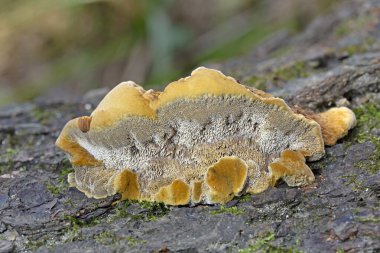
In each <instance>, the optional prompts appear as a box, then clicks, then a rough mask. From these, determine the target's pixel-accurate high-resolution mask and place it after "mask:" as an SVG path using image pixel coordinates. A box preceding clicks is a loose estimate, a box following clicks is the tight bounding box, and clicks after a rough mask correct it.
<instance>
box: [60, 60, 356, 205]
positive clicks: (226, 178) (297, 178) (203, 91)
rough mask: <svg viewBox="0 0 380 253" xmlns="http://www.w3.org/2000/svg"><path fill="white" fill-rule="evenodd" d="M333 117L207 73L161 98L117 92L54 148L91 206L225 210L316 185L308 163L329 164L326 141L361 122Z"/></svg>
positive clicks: (126, 88) (127, 86) (127, 89)
mask: <svg viewBox="0 0 380 253" xmlns="http://www.w3.org/2000/svg"><path fill="white" fill-rule="evenodd" d="M337 110H338V111H332V112H329V111H328V112H326V113H324V114H323V113H322V114H319V115H316V118H315V120H314V119H313V118H310V117H305V116H303V115H302V114H298V113H295V112H293V111H292V109H290V107H289V106H288V105H287V104H286V103H285V102H284V101H283V100H282V99H280V98H275V97H273V96H272V95H270V94H268V93H265V92H263V91H260V90H256V89H253V88H247V87H245V86H243V85H241V84H239V83H238V82H237V81H236V80H235V79H233V78H231V77H227V76H225V75H223V74H222V73H221V72H219V71H217V70H212V69H207V68H203V67H201V68H198V69H196V70H194V71H193V72H192V74H191V76H190V77H187V78H183V79H180V80H178V81H176V82H173V83H170V84H169V85H168V86H167V87H166V88H165V90H164V91H163V92H156V91H153V90H149V91H145V90H144V89H143V88H142V87H140V86H139V85H137V84H135V83H133V82H131V81H129V82H124V83H121V84H119V85H118V86H116V87H115V88H114V89H113V90H111V91H110V92H109V93H108V94H107V95H106V96H105V97H104V99H103V100H102V101H101V102H100V104H99V105H98V107H97V108H96V109H95V110H94V111H93V112H92V114H91V116H83V117H80V118H76V119H73V120H71V121H69V122H68V123H67V124H66V126H65V127H64V129H63V130H62V132H61V135H60V136H59V138H58V140H57V142H56V145H57V146H58V147H60V148H61V149H62V150H64V151H65V152H66V153H67V154H68V155H69V158H70V161H71V163H72V165H73V167H74V169H75V172H74V173H71V174H70V175H69V177H68V181H69V184H70V185H71V186H73V187H76V188H77V189H78V190H80V191H82V192H84V193H85V194H86V196H88V197H94V198H104V197H107V196H110V195H113V194H116V193H120V194H121V196H122V199H137V200H148V201H160V202H164V203H165V204H169V205H186V204H194V203H226V202H228V201H230V200H231V199H232V198H233V197H234V196H238V195H240V194H242V193H245V192H249V193H259V192H262V191H264V190H266V189H267V188H268V187H270V186H273V185H275V184H276V182H277V181H278V180H281V179H282V180H284V181H285V182H286V183H287V184H288V185H290V186H303V185H307V184H310V183H311V182H313V181H314V175H313V173H312V172H311V170H310V168H309V167H308V166H307V165H306V163H305V161H306V160H309V161H314V160H318V159H320V158H321V157H323V155H324V138H328V141H329V143H330V144H331V143H332V144H333V142H336V140H335V139H338V138H341V137H342V136H344V135H345V134H347V131H348V129H350V128H351V127H352V126H353V125H354V122H355V120H354V117H355V115H354V114H353V113H352V112H351V111H350V110H349V109H348V108H345V109H337ZM339 110H340V111H339ZM332 117H333V120H332V119H331V118H332ZM352 117H353V118H352ZM317 122H322V123H321V124H318V123H317ZM334 124H335V125H334ZM338 124H339V127H338ZM331 125H334V126H337V127H336V128H334V129H332V130H329V129H324V128H325V127H330V126H331ZM321 127H322V131H321ZM322 134H323V135H322ZM325 141H326V139H325Z"/></svg>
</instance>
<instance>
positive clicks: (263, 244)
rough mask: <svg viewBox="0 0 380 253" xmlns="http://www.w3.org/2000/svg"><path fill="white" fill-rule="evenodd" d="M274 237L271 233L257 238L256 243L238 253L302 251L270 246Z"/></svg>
mask: <svg viewBox="0 0 380 253" xmlns="http://www.w3.org/2000/svg"><path fill="white" fill-rule="evenodd" d="M274 239H275V235H274V233H273V232H269V233H266V234H265V235H263V236H262V237H260V238H258V239H257V241H256V242H255V243H254V244H252V245H250V246H249V247H248V248H245V249H239V250H238V252H239V253H253V252H268V253H269V252H270V253H280V252H281V253H283V252H289V253H300V252H302V251H300V250H297V249H293V248H284V247H279V246H275V245H272V244H271V242H272V241H274ZM297 247H298V246H297Z"/></svg>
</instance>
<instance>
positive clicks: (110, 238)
mask: <svg viewBox="0 0 380 253" xmlns="http://www.w3.org/2000/svg"><path fill="white" fill-rule="evenodd" d="M94 239H95V241H96V242H97V243H99V244H103V245H107V244H113V243H115V242H116V236H115V234H113V233H111V232H109V231H103V232H101V233H99V234H96V235H94Z"/></svg>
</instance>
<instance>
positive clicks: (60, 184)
mask: <svg viewBox="0 0 380 253" xmlns="http://www.w3.org/2000/svg"><path fill="white" fill-rule="evenodd" d="M71 172H73V169H72V168H71V167H67V168H65V169H63V170H61V172H60V173H59V176H58V178H57V179H56V180H47V181H45V186H46V189H47V190H48V191H49V192H50V193H51V194H52V195H54V196H57V195H60V194H61V193H63V192H64V191H67V189H68V188H69V184H68V183H67V175H68V174H69V173H71Z"/></svg>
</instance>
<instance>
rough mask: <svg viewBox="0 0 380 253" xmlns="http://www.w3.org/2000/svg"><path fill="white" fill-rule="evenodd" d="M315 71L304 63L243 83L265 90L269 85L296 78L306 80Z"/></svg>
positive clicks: (282, 68)
mask: <svg viewBox="0 0 380 253" xmlns="http://www.w3.org/2000/svg"><path fill="white" fill-rule="evenodd" d="M314 72H315V71H314V70H313V68H312V67H311V66H309V65H308V64H307V63H306V62H304V61H299V62H295V63H293V64H291V65H288V66H285V67H281V68H277V69H274V70H272V71H270V72H268V73H267V74H264V75H254V76H251V77H250V78H248V79H247V80H244V83H245V84H247V85H250V86H253V87H255V88H257V89H260V90H265V89H266V87H267V86H268V85H269V84H270V83H279V82H286V81H289V80H293V79H297V78H306V77H308V76H309V75H310V74H311V73H314Z"/></svg>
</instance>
